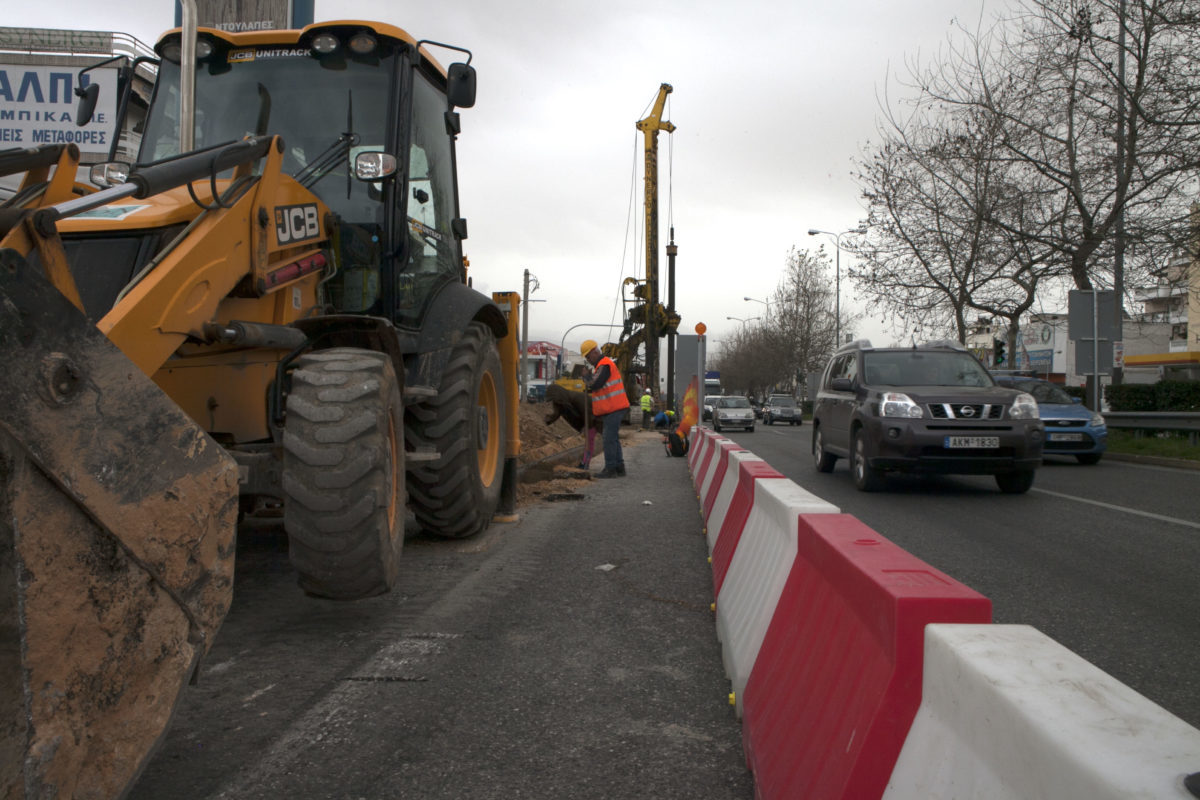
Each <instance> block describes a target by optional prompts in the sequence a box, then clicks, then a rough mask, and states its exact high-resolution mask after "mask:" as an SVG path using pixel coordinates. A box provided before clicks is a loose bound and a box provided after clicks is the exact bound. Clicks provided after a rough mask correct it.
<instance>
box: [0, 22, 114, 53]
mask: <svg viewBox="0 0 1200 800" xmlns="http://www.w3.org/2000/svg"><path fill="white" fill-rule="evenodd" d="M0 50H17V51H22V50H23V51H26V52H30V53H103V54H106V55H107V54H109V53H112V51H113V35H112V34H111V33H109V32H108V31H71V30H59V29H57V28H0Z"/></svg>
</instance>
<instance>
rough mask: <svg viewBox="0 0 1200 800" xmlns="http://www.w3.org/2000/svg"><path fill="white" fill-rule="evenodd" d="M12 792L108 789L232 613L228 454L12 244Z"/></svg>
mask: <svg viewBox="0 0 1200 800" xmlns="http://www.w3.org/2000/svg"><path fill="white" fill-rule="evenodd" d="M0 369H2V370H3V374H0V729H2V730H3V736H0V798H4V800H8V799H9V798H34V797H37V798H43V797H60V798H67V797H73V798H97V799H100V798H113V797H119V796H120V795H122V794H123V793H124V792H125V791H126V790H127V788H128V787H129V786H130V784H132V783H133V781H134V780H135V779H136V778H137V776H138V775H139V774H140V772H141V770H142V768H143V767H144V765H145V763H146V761H147V760H148V759H149V757H150V755H151V754H152V753H153V751H154V749H155V746H156V745H157V743H158V741H159V739H160V737H161V736H162V734H163V732H164V731H165V729H166V727H167V724H168V722H169V721H170V718H171V714H172V711H173V709H174V708H175V705H176V702H177V700H178V698H179V695H180V692H181V691H182V689H183V687H184V685H185V684H186V683H187V681H188V679H189V678H190V677H191V676H192V675H193V673H194V671H195V669H196V666H197V663H198V660H199V658H200V656H201V655H203V654H204V653H205V652H206V651H207V649H208V647H209V644H210V643H211V642H212V639H213V637H214V635H215V634H216V631H217V629H218V627H219V626H220V624H221V620H222V619H223V618H224V615H225V613H226V611H227V610H228V608H229V603H230V600H231V596H232V590H233V557H234V550H235V542H234V536H235V525H236V521H237V518H236V515H237V467H236V465H235V463H234V461H233V459H232V458H231V457H230V456H229V454H228V453H226V452H225V451H224V450H223V449H222V448H221V447H219V446H218V445H217V444H216V443H215V442H214V441H213V440H212V439H211V438H209V437H208V435H207V434H205V433H204V431H203V430H201V429H200V428H199V427H198V426H197V425H196V424H195V423H194V422H193V421H192V420H191V419H190V418H189V417H187V416H186V415H185V414H184V413H183V412H182V410H180V409H179V408H178V407H177V406H176V405H175V404H174V403H173V402H171V401H170V399H168V398H167V396H166V395H165V394H163V392H162V391H160V390H159V389H158V387H157V386H155V385H154V383H153V382H151V381H150V379H149V378H147V377H146V376H145V375H144V374H143V373H142V372H141V371H140V370H138V369H137V368H136V367H135V366H134V365H133V364H132V362H130V361H129V360H128V359H126V358H125V357H124V356H123V355H122V354H121V352H120V351H119V350H118V349H117V348H116V347H115V346H114V345H113V344H112V343H111V342H109V341H108V340H107V339H106V338H105V337H104V336H103V335H102V334H101V333H100V332H99V331H98V330H97V329H96V328H95V326H94V325H92V324H91V323H90V322H88V320H87V319H86V318H85V317H84V316H83V315H82V314H81V313H80V312H79V311H78V310H77V309H76V308H75V307H74V306H72V305H71V304H70V303H69V302H67V301H66V300H65V299H64V298H63V296H62V295H61V294H59V293H58V291H57V290H55V289H54V288H53V287H52V286H51V285H50V283H49V282H48V281H47V280H46V278H45V277H44V276H43V274H42V272H41V270H40V269H37V268H34V267H31V266H30V265H29V264H28V263H27V262H26V261H25V260H24V259H23V258H22V257H21V256H20V254H18V253H17V252H16V251H14V250H4V249H0Z"/></svg>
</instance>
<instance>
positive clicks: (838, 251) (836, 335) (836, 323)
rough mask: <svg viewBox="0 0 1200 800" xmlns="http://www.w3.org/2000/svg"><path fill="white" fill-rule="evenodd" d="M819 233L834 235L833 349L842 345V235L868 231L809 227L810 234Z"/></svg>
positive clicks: (859, 228)
mask: <svg viewBox="0 0 1200 800" xmlns="http://www.w3.org/2000/svg"><path fill="white" fill-rule="evenodd" d="M818 233H824V234H825V235H827V236H832V237H833V250H834V255H833V261H834V265H835V266H834V270H835V272H834V278H833V349H834V350H837V349H838V348H839V347H841V346H842V237H843V236H845V235H846V234H848V233H866V231H865V230H864V229H863V228H861V227H858V228H851V229H850V230H848V231H842V232H841V233H834V232H833V231H822V230H818V229H816V228H809V229H808V235H809V236H816V235H817V234H818Z"/></svg>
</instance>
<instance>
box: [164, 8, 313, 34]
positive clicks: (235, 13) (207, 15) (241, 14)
mask: <svg viewBox="0 0 1200 800" xmlns="http://www.w3.org/2000/svg"><path fill="white" fill-rule="evenodd" d="M196 16H197V19H198V24H199V25H200V27H202V28H219V29H221V30H223V31H231V32H234V33H241V32H243V31H269V30H276V29H285V30H286V29H288V28H302V27H304V26H305V25H311V24H312V21H313V0H197V2H196ZM182 20H183V11H182V9H181V8H180V5H179V2H178V0H176V3H175V24H176V25H177V26H179V25H182V24H183V22H182Z"/></svg>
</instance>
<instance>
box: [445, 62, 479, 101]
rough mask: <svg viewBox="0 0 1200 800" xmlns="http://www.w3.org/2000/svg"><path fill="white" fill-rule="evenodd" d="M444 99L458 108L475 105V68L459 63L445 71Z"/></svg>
mask: <svg viewBox="0 0 1200 800" xmlns="http://www.w3.org/2000/svg"><path fill="white" fill-rule="evenodd" d="M446 99H448V100H449V101H450V105H452V106H456V107H458V108H470V107H471V106H473V105H475V68H474V67H472V66H471V65H470V64H464V63H462V62H461V61H460V62H456V63H454V64H451V65H450V68H449V69H448V70H446Z"/></svg>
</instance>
